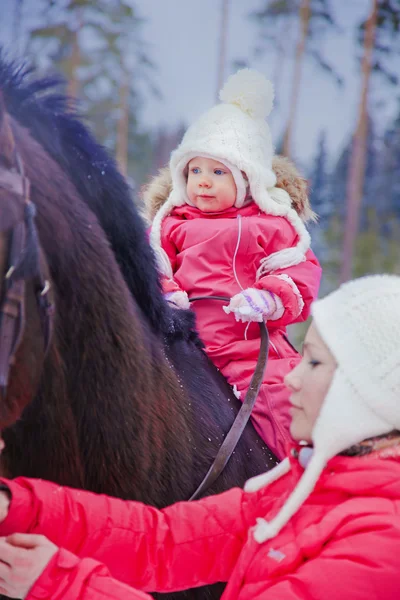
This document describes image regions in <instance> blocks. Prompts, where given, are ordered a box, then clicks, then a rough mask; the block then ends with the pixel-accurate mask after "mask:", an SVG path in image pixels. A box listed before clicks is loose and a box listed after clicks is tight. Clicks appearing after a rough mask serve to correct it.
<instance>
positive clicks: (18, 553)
mask: <svg viewBox="0 0 400 600" xmlns="http://www.w3.org/2000/svg"><path fill="white" fill-rule="evenodd" d="M57 551H58V548H57V546H56V545H55V544H53V543H52V542H50V541H49V540H48V539H47V538H46V537H44V536H43V535H33V534H24V533H14V534H13V535H10V536H8V537H7V538H0V594H5V595H6V596H9V597H10V598H26V596H27V595H28V592H29V590H30V589H31V587H32V586H33V584H34V583H35V581H36V580H37V579H38V578H39V577H40V575H41V574H42V572H43V571H44V569H45V568H46V566H47V564H48V563H49V562H50V560H51V559H52V558H53V556H54V554H55V553H56V552H57Z"/></svg>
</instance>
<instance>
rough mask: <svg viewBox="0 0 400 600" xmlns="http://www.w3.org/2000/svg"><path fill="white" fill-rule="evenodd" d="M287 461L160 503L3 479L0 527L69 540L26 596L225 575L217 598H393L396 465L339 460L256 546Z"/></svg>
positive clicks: (398, 519)
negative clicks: (251, 482)
mask: <svg viewBox="0 0 400 600" xmlns="http://www.w3.org/2000/svg"><path fill="white" fill-rule="evenodd" d="M291 463H292V470H291V472H290V473H288V474H287V475H285V476H284V477H282V478H281V479H279V480H278V481H276V482H275V483H273V484H271V485H270V486H269V487H267V488H264V489H262V490H260V491H259V492H257V493H254V494H249V493H245V492H243V491H242V490H240V489H232V490H229V491H228V492H225V493H223V494H221V495H219V496H211V497H208V498H205V499H203V500H200V501H198V502H193V503H188V502H181V503H178V504H175V505H173V506H170V507H168V508H166V509H164V510H161V511H159V510H156V509H155V508H152V507H148V506H144V505H142V504H140V503H136V502H124V501H122V500H119V499H116V498H108V497H106V496H96V495H94V494H91V493H88V492H82V491H78V490H71V489H68V488H62V487H60V486H58V485H55V484H51V483H47V482H45V481H40V480H36V481H35V480H29V479H23V478H20V479H16V480H15V481H6V480H3V482H4V483H6V484H7V485H8V486H9V488H10V490H11V493H12V501H11V506H10V512H9V515H8V517H7V519H6V520H5V521H4V522H3V524H2V525H1V526H0V535H8V534H9V533H11V532H15V531H19V532H32V533H41V534H44V535H46V536H47V537H48V538H50V539H51V540H52V541H53V542H54V543H55V544H57V545H59V546H62V547H63V548H65V549H64V550H60V552H59V553H58V554H56V556H55V557H54V558H53V559H52V561H51V562H50V563H49V565H48V567H47V568H46V570H45V571H44V573H43V574H42V576H41V577H40V578H39V579H38V580H37V582H36V583H35V584H34V586H33V587H32V589H31V591H30V593H29V596H28V599H29V600H32V599H34V598H41V599H45V598H51V599H52V600H62V599H65V600H67V599H68V600H70V599H72V598H74V600H75V599H80V600H89V599H96V600H99V599H101V598H107V599H108V600H112V599H117V598H118V599H120V598H124V600H139V599H144V598H146V597H147V598H149V597H148V596H146V595H145V594H143V593H142V592H139V591H136V589H129V588H128V587H127V585H129V586H132V587H133V588H137V589H140V590H144V591H148V592H151V591H160V592H167V591H176V590H182V589H186V588H191V587H196V586H201V585H204V584H210V583H214V582H218V581H223V582H226V581H227V582H228V585H227V587H226V590H225V592H224V594H223V600H339V599H340V600H367V599H368V600H398V598H399V582H400V551H399V550H400V463H399V462H397V461H396V460H394V459H391V460H381V459H378V458H376V457H374V456H369V457H364V458H350V457H343V456H338V457H335V458H334V459H332V460H331V461H330V462H329V463H328V465H327V467H326V469H325V470H324V472H323V473H322V475H321V477H320V479H319V481H318V483H317V485H316V487H315V489H314V491H313V493H312V494H311V495H310V497H309V498H308V500H307V501H306V502H305V503H304V504H303V506H302V507H301V508H300V510H299V511H298V513H297V514H295V515H294V517H292V519H291V521H290V522H289V524H288V525H286V527H284V528H283V529H282V531H281V532H280V533H279V534H278V535H277V537H276V538H274V539H272V540H269V541H267V542H264V543H263V544H258V543H257V542H256V541H255V540H254V538H253V535H252V527H253V526H254V525H255V523H256V519H257V518H258V517H263V518H266V519H267V520H270V519H271V518H272V517H273V516H274V515H276V513H277V511H278V510H279V508H280V507H281V506H282V504H283V502H284V501H285V499H286V498H287V496H288V494H289V493H290V491H291V490H292V489H293V487H294V485H295V484H296V483H297V481H298V479H299V477H300V476H301V474H302V472H303V469H302V467H301V466H300V464H299V463H298V462H297V460H296V459H294V458H293V457H291ZM74 555H76V556H74ZM78 557H79V558H78ZM89 557H90V558H89ZM101 563H103V565H102V564H101ZM113 578H114V579H113ZM116 580H120V581H116ZM121 582H124V583H121ZM126 584H127V585H126Z"/></svg>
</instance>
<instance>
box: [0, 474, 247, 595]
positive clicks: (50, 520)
mask: <svg viewBox="0 0 400 600" xmlns="http://www.w3.org/2000/svg"><path fill="white" fill-rule="evenodd" d="M3 483H5V484H6V485H7V486H8V487H9V489H10V492H11V503H10V510H9V513H8V516H7V518H6V519H5V520H4V521H3V523H1V524H0V535H9V534H10V533H14V532H21V533H39V534H42V535H45V536H46V537H47V538H49V539H50V540H51V541H52V542H54V543H55V544H56V545H57V546H59V547H63V548H65V549H66V550H69V551H71V552H73V553H74V554H76V555H77V556H78V557H81V558H83V557H91V558H93V559H95V560H98V561H99V562H102V563H104V565H105V566H106V567H107V568H108V569H109V570H110V572H111V574H112V576H113V577H116V578H117V579H118V580H121V581H123V582H125V583H126V584H128V585H130V586H132V587H135V588H138V589H140V590H145V591H164V592H166V591H173V590H178V589H187V588H192V587H197V586H201V585H206V584H210V583H215V582H218V581H227V580H228V578H229V576H230V574H231V571H232V569H233V567H234V564H235V562H236V559H237V557H238V555H239V553H240V551H241V549H242V546H243V543H244V541H245V539H246V536H247V524H246V522H245V520H244V517H243V516H242V502H243V496H244V492H243V491H242V490H240V489H238V488H234V489H231V490H229V491H228V492H225V493H224V494H220V495H219V496H210V497H207V498H204V499H203V500H200V501H198V502H193V503H192V502H190V503H189V502H181V503H177V504H174V505H173V506H170V507H167V508H165V509H163V510H157V509H155V508H153V507H150V506H145V505H143V504H141V503H139V502H129V501H123V500H120V499H118V498H110V497H108V496H102V495H96V494H92V493H90V492H84V491H81V490H73V489H69V488H64V487H61V486H58V485H56V484H52V483H49V482H46V481H42V480H33V479H32V480H31V479H25V478H18V479H16V480H13V481H7V480H4V481H3ZM216 557H218V560H216V559H215V558H216Z"/></svg>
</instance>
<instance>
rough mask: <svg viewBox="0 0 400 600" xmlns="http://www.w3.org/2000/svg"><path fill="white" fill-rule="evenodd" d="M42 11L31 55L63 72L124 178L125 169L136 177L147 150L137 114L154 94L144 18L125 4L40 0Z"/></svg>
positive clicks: (110, 0)
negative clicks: (143, 34) (111, 152)
mask: <svg viewBox="0 0 400 600" xmlns="http://www.w3.org/2000/svg"><path fill="white" fill-rule="evenodd" d="M41 8H42V14H41V22H43V23H44V24H43V25H41V26H40V27H37V28H35V29H33V30H32V31H31V43H30V51H31V53H32V54H33V55H35V56H38V57H39V65H44V66H45V65H46V63H47V65H48V64H51V65H52V66H53V68H55V69H56V70H58V71H61V72H62V73H64V75H65V76H66V77H67V80H68V92H69V94H70V95H72V96H78V97H79V100H80V102H81V107H82V110H83V112H84V113H85V114H86V115H87V116H88V118H89V120H90V122H91V123H92V125H93V128H94V130H95V134H96V136H97V137H98V138H99V139H100V140H101V141H102V142H103V143H104V144H105V145H106V146H108V147H109V148H110V149H111V150H112V151H114V152H115V154H116V157H117V159H118V162H119V165H120V169H121V171H122V172H123V174H127V171H128V165H129V171H130V175H131V176H133V177H134V178H135V179H136V178H137V177H138V174H139V173H140V172H141V171H142V169H143V167H142V166H141V165H140V164H139V163H138V162H137V161H141V160H143V159H142V156H143V157H144V156H146V153H147V151H146V152H144V149H145V147H146V146H148V140H147V138H148V134H146V132H144V131H142V130H141V129H140V128H139V125H138V114H139V113H140V109H141V106H142V103H143V98H144V96H145V95H146V94H148V93H149V91H150V92H151V93H157V90H156V89H155V87H154V85H153V81H152V71H153V68H154V66H153V64H152V62H151V60H150V59H149V56H148V50H147V47H146V45H145V43H144V42H143V39H142V36H141V28H142V25H143V21H142V19H141V18H140V17H139V16H138V14H137V10H136V9H135V8H134V7H133V5H132V2H130V1H128V0H97V1H96V2H95V3H94V2H92V0H60V1H59V2H54V1H53V0H41ZM43 59H45V61H43ZM136 144H138V145H142V144H144V146H143V148H142V149H143V152H136V153H135V155H136V156H135V159H136V160H135V161H132V160H131V158H130V157H129V156H128V153H129V152H130V151H131V150H132V148H135V147H136Z"/></svg>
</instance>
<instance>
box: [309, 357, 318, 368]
mask: <svg viewBox="0 0 400 600" xmlns="http://www.w3.org/2000/svg"><path fill="white" fill-rule="evenodd" d="M308 364H309V365H310V366H311V367H312V368H314V367H316V366H318V365H320V364H321V363H320V361H319V360H314V359H313V358H311V359H310V360H309V361H308Z"/></svg>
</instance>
